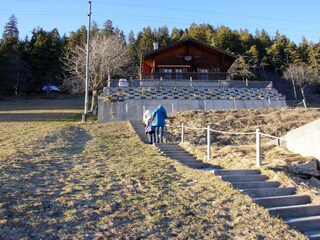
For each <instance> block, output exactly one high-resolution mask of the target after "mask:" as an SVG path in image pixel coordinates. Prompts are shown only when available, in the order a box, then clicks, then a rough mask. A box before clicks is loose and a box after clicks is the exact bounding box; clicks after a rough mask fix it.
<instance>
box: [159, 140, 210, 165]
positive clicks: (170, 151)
mask: <svg viewBox="0 0 320 240" xmlns="http://www.w3.org/2000/svg"><path fill="white" fill-rule="evenodd" d="M156 147H157V148H158V149H159V151H160V152H161V153H162V154H163V155H164V156H166V157H168V158H171V159H174V160H177V161H179V162H181V163H182V164H184V165H186V166H188V167H191V168H207V167H209V164H206V163H204V162H202V161H201V160H198V159H196V158H195V157H194V156H193V155H192V154H190V153H188V152H187V151H186V150H184V149H183V148H182V147H180V146H179V145H177V144H175V143H161V144H156Z"/></svg>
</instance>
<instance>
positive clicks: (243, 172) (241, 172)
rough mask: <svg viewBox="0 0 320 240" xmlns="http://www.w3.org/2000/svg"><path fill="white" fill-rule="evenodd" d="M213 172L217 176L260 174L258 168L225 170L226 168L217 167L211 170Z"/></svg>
mask: <svg viewBox="0 0 320 240" xmlns="http://www.w3.org/2000/svg"><path fill="white" fill-rule="evenodd" d="M212 173H213V174H215V175H219V176H226V175H238V176H239V175H256V174H260V171H259V170H255V169H244V170H241V169H240V170H226V169H217V170H214V171H212Z"/></svg>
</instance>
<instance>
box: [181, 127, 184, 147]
mask: <svg viewBox="0 0 320 240" xmlns="http://www.w3.org/2000/svg"><path fill="white" fill-rule="evenodd" d="M181 142H182V143H183V142H184V128H183V123H182V124H181Z"/></svg>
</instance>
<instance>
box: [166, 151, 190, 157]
mask: <svg viewBox="0 0 320 240" xmlns="http://www.w3.org/2000/svg"><path fill="white" fill-rule="evenodd" d="M161 153H162V154H164V155H166V156H181V157H193V158H194V156H193V155H192V154H190V153H186V152H167V151H161Z"/></svg>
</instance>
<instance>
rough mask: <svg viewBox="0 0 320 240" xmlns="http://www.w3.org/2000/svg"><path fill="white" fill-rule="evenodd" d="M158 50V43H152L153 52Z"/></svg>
mask: <svg viewBox="0 0 320 240" xmlns="http://www.w3.org/2000/svg"><path fill="white" fill-rule="evenodd" d="M158 48H159V43H158V42H154V43H153V50H157V49H158Z"/></svg>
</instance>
